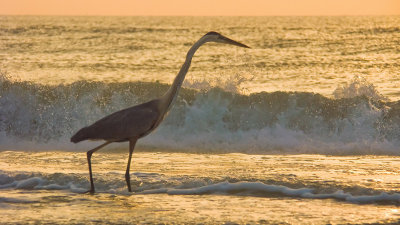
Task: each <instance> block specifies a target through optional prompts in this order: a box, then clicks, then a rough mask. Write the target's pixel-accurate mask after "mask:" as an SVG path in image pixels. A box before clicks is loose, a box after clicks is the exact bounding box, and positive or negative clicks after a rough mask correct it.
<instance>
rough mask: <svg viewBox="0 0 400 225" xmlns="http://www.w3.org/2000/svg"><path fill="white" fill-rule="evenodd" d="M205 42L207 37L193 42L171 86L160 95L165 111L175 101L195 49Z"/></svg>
mask: <svg viewBox="0 0 400 225" xmlns="http://www.w3.org/2000/svg"><path fill="white" fill-rule="evenodd" d="M206 42H207V39H205V38H200V40H198V41H197V42H196V43H194V44H193V46H192V47H191V48H190V49H189V51H188V53H187V55H186V60H185V62H184V63H183V65H182V67H181V69H180V70H179V73H178V75H176V77H175V80H174V82H173V83H172V85H171V87H170V88H169V89H168V91H167V92H166V93H165V94H164V95H163V96H162V97H161V100H162V101H163V103H164V104H162V105H163V106H165V108H164V109H162V110H165V111H168V110H169V109H170V107H171V106H172V103H173V101H175V99H176V96H177V95H178V93H179V90H180V88H181V86H182V83H183V80H184V79H185V76H186V74H187V72H188V70H189V67H190V63H191V62H192V58H193V55H194V53H195V52H196V51H197V49H198V48H199V47H200V46H201V45H202V44H204V43H206Z"/></svg>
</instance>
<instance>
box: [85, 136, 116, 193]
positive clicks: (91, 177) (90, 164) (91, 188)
mask: <svg viewBox="0 0 400 225" xmlns="http://www.w3.org/2000/svg"><path fill="white" fill-rule="evenodd" d="M110 143H111V141H107V142H105V143H104V144H101V145H99V146H97V147H96V148H94V149H92V150H90V151H88V152H87V153H86V155H87V160H88V165H89V176H90V190H89V191H88V192H90V193H91V194H93V193H94V183H93V175H92V163H91V161H90V159H91V158H92V154H93V153H94V152H96V151H97V150H99V149H100V148H102V147H104V146H106V145H108V144H110Z"/></svg>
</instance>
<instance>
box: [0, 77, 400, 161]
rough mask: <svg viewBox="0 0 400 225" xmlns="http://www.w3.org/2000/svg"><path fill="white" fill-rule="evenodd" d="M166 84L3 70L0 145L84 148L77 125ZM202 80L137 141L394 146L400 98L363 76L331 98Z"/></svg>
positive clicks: (262, 148) (331, 149)
mask: <svg viewBox="0 0 400 225" xmlns="http://www.w3.org/2000/svg"><path fill="white" fill-rule="evenodd" d="M192 85H193V84H192ZM206 86H207V85H206ZM226 86H227V87H228V89H229V90H237V89H235V88H233V89H232V85H231V84H229V85H226ZM168 87H169V85H166V84H161V83H158V82H147V83H146V82H125V83H105V82H89V81H79V82H75V83H72V84H65V85H42V84H37V83H30V82H21V81H11V80H10V79H7V77H6V76H4V75H3V76H2V77H0V143H1V145H0V148H1V149H15V148H18V149H46V148H47V149H65V150H82V151H83V150H87V146H86V145H85V144H78V145H74V144H72V143H69V138H70V137H71V136H72V134H74V133H75V132H76V131H77V130H78V129H80V128H81V127H84V126H87V125H89V124H91V123H93V122H94V121H96V120H98V119H100V118H101V117H103V116H105V115H107V114H110V113H112V112H114V111H117V110H120V109H123V108H126V107H129V106H132V105H135V104H138V103H142V102H144V101H148V100H151V99H152V98H155V97H157V96H160V95H162V94H163V93H164V92H165V91H166V90H167V89H168ZM207 87H208V88H207V89H203V90H195V89H189V88H183V89H182V90H181V92H180V95H179V97H178V99H177V101H176V104H175V106H174V107H173V108H172V110H171V112H170V113H169V115H168V117H167V118H166V119H165V121H164V122H163V123H162V124H161V125H160V127H159V128H158V130H157V131H156V132H155V133H153V134H151V135H149V136H147V137H145V138H143V139H142V140H141V141H140V142H139V147H140V148H142V149H157V150H161V151H168V150H171V151H189V152H190V151H203V152H245V153H275V152H276V153H282V152H288V153H322V154H394V155H398V154H399V153H400V152H399V147H398V146H399V144H400V101H389V100H387V99H386V98H384V97H383V96H381V95H380V94H379V93H377V92H376V90H375V89H374V88H373V86H371V84H368V82H366V81H365V80H361V81H360V80H357V79H356V80H354V81H352V82H351V83H350V84H348V85H347V86H342V87H339V88H338V89H337V90H336V91H335V93H334V95H335V96H336V97H337V98H336V99H333V98H328V97H325V96H322V95H320V94H317V93H310V92H272V93H268V92H260V93H253V94H250V95H245V94H240V93H238V92H237V91H234V92H230V91H226V90H224V89H222V88H218V87H209V85H208V86H207ZM356 87H357V88H356ZM356 92H357V93H356Z"/></svg>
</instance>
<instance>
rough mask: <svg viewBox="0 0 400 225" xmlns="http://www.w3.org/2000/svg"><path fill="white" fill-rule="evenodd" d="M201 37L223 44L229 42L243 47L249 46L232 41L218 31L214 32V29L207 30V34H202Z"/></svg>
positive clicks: (207, 40)
mask: <svg viewBox="0 0 400 225" xmlns="http://www.w3.org/2000/svg"><path fill="white" fill-rule="evenodd" d="M203 38H204V39H205V40H206V42H217V43H225V44H230V45H236V46H239V47H243V48H250V47H249V46H247V45H245V44H242V43H240V42H237V41H234V40H232V39H230V38H227V37H225V36H223V35H222V34H220V33H217V32H214V31H211V32H208V33H207V34H205V35H204V36H203Z"/></svg>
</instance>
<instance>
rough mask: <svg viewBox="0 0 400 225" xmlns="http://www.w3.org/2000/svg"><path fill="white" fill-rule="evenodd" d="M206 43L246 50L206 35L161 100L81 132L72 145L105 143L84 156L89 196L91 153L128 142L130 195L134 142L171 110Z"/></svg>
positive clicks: (127, 111) (158, 99)
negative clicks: (198, 52)
mask: <svg viewBox="0 0 400 225" xmlns="http://www.w3.org/2000/svg"><path fill="white" fill-rule="evenodd" d="M206 42H218V43H225V44H231V45H236V46H239V47H244V48H249V47H248V46H247V45H244V44H242V43H239V42H237V41H234V40H231V39H229V38H227V37H224V36H223V35H221V34H219V33H217V32H209V33H207V34H205V35H204V36H203V37H201V38H200V39H199V40H198V41H197V42H196V43H194V45H193V46H192V47H191V48H190V49H189V51H188V53H187V55H186V60H185V63H184V64H183V65H182V68H181V69H180V71H179V73H178V75H177V76H176V77H175V80H174V82H173V84H172V86H171V87H170V88H169V89H168V91H167V92H166V93H165V94H164V95H163V96H161V97H160V98H157V99H154V100H151V101H149V102H145V103H143V104H140V105H136V106H133V107H130V108H127V109H123V110H121V111H118V112H115V113H113V114H111V115H108V116H106V117H104V118H102V119H100V120H98V121H97V122H95V123H94V124H92V125H90V126H87V127H84V128H82V129H80V130H79V131H78V132H77V133H76V134H75V135H74V136H72V137H71V141H72V142H74V143H78V142H80V141H84V140H104V141H105V143H103V144H101V145H100V146H98V147H96V148H94V149H92V150H90V151H88V152H87V160H88V164H89V175H90V190H89V191H88V192H90V193H94V183H93V176H92V165H91V160H90V159H91V157H92V154H93V153H94V152H96V151H97V150H99V149H100V148H102V147H104V146H106V145H108V144H110V143H112V142H125V141H129V158H128V165H127V167H126V173H125V179H126V184H127V185H128V191H129V192H131V191H132V189H131V183H130V176H129V168H130V165H131V158H132V153H133V149H134V147H135V144H136V141H137V140H138V139H139V138H142V137H144V136H146V135H148V134H149V133H150V132H151V131H153V130H154V129H155V128H156V127H157V126H158V125H159V124H160V123H161V121H162V120H163V119H164V117H165V115H166V114H167V113H168V111H169V109H170V108H171V106H172V104H173V102H174V100H175V98H176V96H177V95H178V92H179V89H180V87H181V86H182V82H183V80H184V79H185V76H186V73H187V72H188V70H189V67H190V63H191V61H192V57H193V55H194V53H195V52H196V50H197V49H198V48H199V47H200V46H201V45H203V44H204V43H206Z"/></svg>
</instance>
